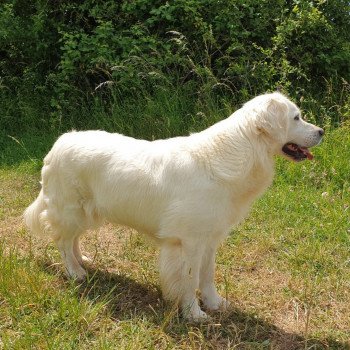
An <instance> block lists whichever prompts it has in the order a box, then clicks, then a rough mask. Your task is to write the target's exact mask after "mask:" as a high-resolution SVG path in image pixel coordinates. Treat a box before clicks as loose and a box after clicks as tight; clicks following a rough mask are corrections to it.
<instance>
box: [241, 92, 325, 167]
mask: <svg viewBox="0 0 350 350" xmlns="http://www.w3.org/2000/svg"><path fill="white" fill-rule="evenodd" d="M247 106H248V108H249V109H252V110H253V114H254V127H255V128H256V131H257V133H258V134H260V135H261V136H262V137H264V138H265V140H266V142H268V143H269V144H270V146H271V149H272V150H273V152H274V153H275V154H280V155H282V156H284V157H285V158H287V159H289V160H294V161H297V162H298V161H302V160H304V159H312V158H313V156H312V154H311V152H310V151H309V148H310V147H313V146H316V145H318V144H319V143H320V142H321V140H322V136H323V134H324V130H323V129H321V128H319V127H317V126H315V125H313V124H310V123H307V122H306V121H304V120H303V119H302V116H301V112H300V110H299V108H298V107H297V106H296V105H295V104H294V103H293V102H291V101H290V100H289V99H288V98H287V97H285V96H284V95H282V94H280V93H272V94H266V95H261V96H258V97H257V98H255V99H253V100H251V101H250V102H248V104H247Z"/></svg>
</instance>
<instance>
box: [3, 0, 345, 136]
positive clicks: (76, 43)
mask: <svg viewBox="0 0 350 350" xmlns="http://www.w3.org/2000/svg"><path fill="white" fill-rule="evenodd" d="M349 29H350V4H349V2H348V1H345V0H328V1H324V0H318V1H303V0H290V1H282V0H277V1H274V2H271V1H267V0H225V1H221V0H219V1H212V0H174V1H167V2H164V1H159V0H154V1H149V0H133V1H130V0H120V1H115V0H105V1H99V0H86V1H83V2H81V1H74V0H73V1H67V0H63V1H49V2H48V1H42V0H35V1H30V2H28V1H24V0H5V1H4V2H3V4H2V5H1V9H0V42H1V43H2V44H1V47H0V51H1V55H2V57H3V59H2V60H1V61H0V69H1V72H2V73H1V80H0V89H1V94H0V107H1V110H2V111H3V112H2V117H1V124H0V126H1V128H2V130H3V131H5V132H7V131H9V132H14V131H17V132H20V131H23V130H25V129H28V128H34V127H38V128H42V127H45V128H47V127H53V128H57V127H58V125H60V127H62V128H63V129H65V128H70V127H74V126H81V125H84V121H82V120H81V109H82V105H84V106H85V105H86V106H92V107H93V106H94V103H95V101H96V98H98V99H101V100H102V101H100V102H99V103H102V105H103V106H104V109H105V111H106V113H108V110H110V109H113V107H112V105H113V104H114V103H116V101H118V100H120V98H129V97H132V98H140V97H141V98H146V97H147V96H148V97H152V96H154V95H155V94H156V93H157V92H158V91H159V90H160V89H163V90H164V89H165V90H173V89H177V88H178V87H181V88H182V89H183V91H184V95H187V92H191V98H192V99H199V100H201V99H202V100H208V99H210V98H214V99H217V98H219V99H220V98H229V99H230V100H231V103H232V104H233V105H239V104H241V103H242V102H244V101H246V100H247V99H249V98H250V97H251V96H253V95H256V94H258V93H262V92H265V91H268V90H273V89H275V88H276V87H278V86H282V87H283V89H284V90H285V91H286V92H287V93H289V94H290V95H292V97H294V98H297V99H300V98H301V99H302V101H303V103H304V106H305V107H308V106H310V105H316V106H317V111H315V110H311V112H310V113H311V114H312V117H314V118H316V119H321V120H324V119H325V116H324V117H318V116H317V114H318V113H319V112H321V113H328V111H329V108H330V107H333V106H334V105H337V106H338V107H337V109H336V110H334V109H332V110H331V115H330V117H331V122H332V121H333V122H341V121H342V120H344V119H347V118H349V117H348V115H349V108H348V106H349V104H350V102H349V94H348V92H349V84H348V82H349V81H350V79H349V78H350V77H349V75H350V72H349V62H350V44H349V42H350V30H349ZM194 92H195V93H194ZM116 96H119V97H118V98H115V97H116ZM315 101H316V103H315ZM339 112H342V113H343V114H344V115H341V116H339V114H338V113H339ZM88 115H89V113H87V114H86V116H85V117H86V118H87V117H88ZM78 116H79V117H78ZM328 119H329V117H328ZM328 119H327V120H328ZM85 124H89V123H88V121H87V122H86V123H85Z"/></svg>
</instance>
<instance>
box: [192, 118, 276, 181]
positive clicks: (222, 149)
mask: <svg viewBox="0 0 350 350" xmlns="http://www.w3.org/2000/svg"><path fill="white" fill-rule="evenodd" d="M234 118H235V117H233V116H231V117H230V118H227V119H225V120H223V121H221V122H219V123H217V124H215V125H214V126H213V127H211V128H209V129H206V130H204V131H203V132H201V133H199V134H196V135H193V136H194V137H195V140H196V141H195V142H194V147H193V148H192V149H193V151H194V152H193V154H194V156H195V157H196V158H197V159H198V160H200V161H201V162H202V163H204V164H205V165H206V166H207V167H208V169H209V170H210V172H211V174H212V175H213V177H215V178H218V179H220V180H221V181H225V182H227V183H230V182H237V181H244V179H245V178H248V177H249V178H256V179H260V178H264V179H265V180H264V182H267V183H268V184H270V183H271V181H272V177H273V174H274V156H273V152H272V151H271V149H270V148H269V145H268V143H266V142H265V140H264V139H263V138H262V137H260V136H259V135H256V134H254V131H253V130H250V129H249V128H247V127H246V125H243V123H244V121H242V120H238V119H237V120H234ZM243 126H244V127H243ZM255 175H256V176H255Z"/></svg>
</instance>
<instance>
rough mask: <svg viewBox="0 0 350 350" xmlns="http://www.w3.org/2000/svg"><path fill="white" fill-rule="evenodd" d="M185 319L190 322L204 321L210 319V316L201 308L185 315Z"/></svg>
mask: <svg viewBox="0 0 350 350" xmlns="http://www.w3.org/2000/svg"><path fill="white" fill-rule="evenodd" d="M186 320H187V321H188V322H191V323H204V322H208V321H210V320H211V317H210V316H209V315H208V314H206V313H205V312H204V311H202V310H198V311H196V312H192V313H189V314H187V315H186Z"/></svg>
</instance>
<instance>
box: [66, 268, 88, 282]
mask: <svg viewBox="0 0 350 350" xmlns="http://www.w3.org/2000/svg"><path fill="white" fill-rule="evenodd" d="M67 273H68V275H69V277H70V278H72V279H74V280H76V281H77V282H82V281H84V279H85V278H86V271H85V270H84V269H83V268H82V267H80V268H77V269H75V270H71V269H69V270H68V269H67Z"/></svg>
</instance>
